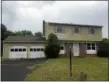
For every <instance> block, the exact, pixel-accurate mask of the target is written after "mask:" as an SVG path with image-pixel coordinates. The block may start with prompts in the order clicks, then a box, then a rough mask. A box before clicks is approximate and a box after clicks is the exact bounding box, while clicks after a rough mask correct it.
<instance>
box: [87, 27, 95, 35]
mask: <svg viewBox="0 0 109 82" xmlns="http://www.w3.org/2000/svg"><path fill="white" fill-rule="evenodd" d="M92 29H93V30H94V33H92V31H91V30H92ZM88 34H89V35H94V34H95V28H94V27H89V28H88Z"/></svg>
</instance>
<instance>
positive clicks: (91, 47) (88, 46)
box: [86, 43, 97, 50]
mask: <svg viewBox="0 0 109 82" xmlns="http://www.w3.org/2000/svg"><path fill="white" fill-rule="evenodd" d="M88 44H90V45H88ZM93 44H94V45H93ZM93 47H94V49H93ZM88 48H90V49H88ZM86 49H87V50H96V49H97V45H96V43H87V44H86Z"/></svg>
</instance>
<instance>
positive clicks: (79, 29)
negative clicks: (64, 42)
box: [73, 26, 80, 35]
mask: <svg viewBox="0 0 109 82" xmlns="http://www.w3.org/2000/svg"><path fill="white" fill-rule="evenodd" d="M75 28H78V33H76V32H75ZM79 33H80V27H78V26H76V27H73V34H74V35H78V34H79Z"/></svg>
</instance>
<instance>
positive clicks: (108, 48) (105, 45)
mask: <svg viewBox="0 0 109 82" xmlns="http://www.w3.org/2000/svg"><path fill="white" fill-rule="evenodd" d="M97 55H98V56H99V57H108V56H109V40H108V39H106V38H104V39H103V40H102V41H101V42H100V44H99V46H98V51H97Z"/></svg>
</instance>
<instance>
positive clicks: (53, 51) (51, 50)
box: [45, 33, 60, 58]
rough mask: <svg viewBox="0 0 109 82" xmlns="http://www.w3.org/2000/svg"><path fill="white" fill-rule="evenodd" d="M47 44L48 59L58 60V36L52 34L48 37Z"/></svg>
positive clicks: (46, 53)
mask: <svg viewBox="0 0 109 82" xmlns="http://www.w3.org/2000/svg"><path fill="white" fill-rule="evenodd" d="M47 43H48V44H47V46H46V47H45V55H46V58H57V57H58V56H59V52H60V44H59V41H58V38H57V36H56V35H54V34H52V33H51V34H50V35H49V36H48V40H47Z"/></svg>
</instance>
